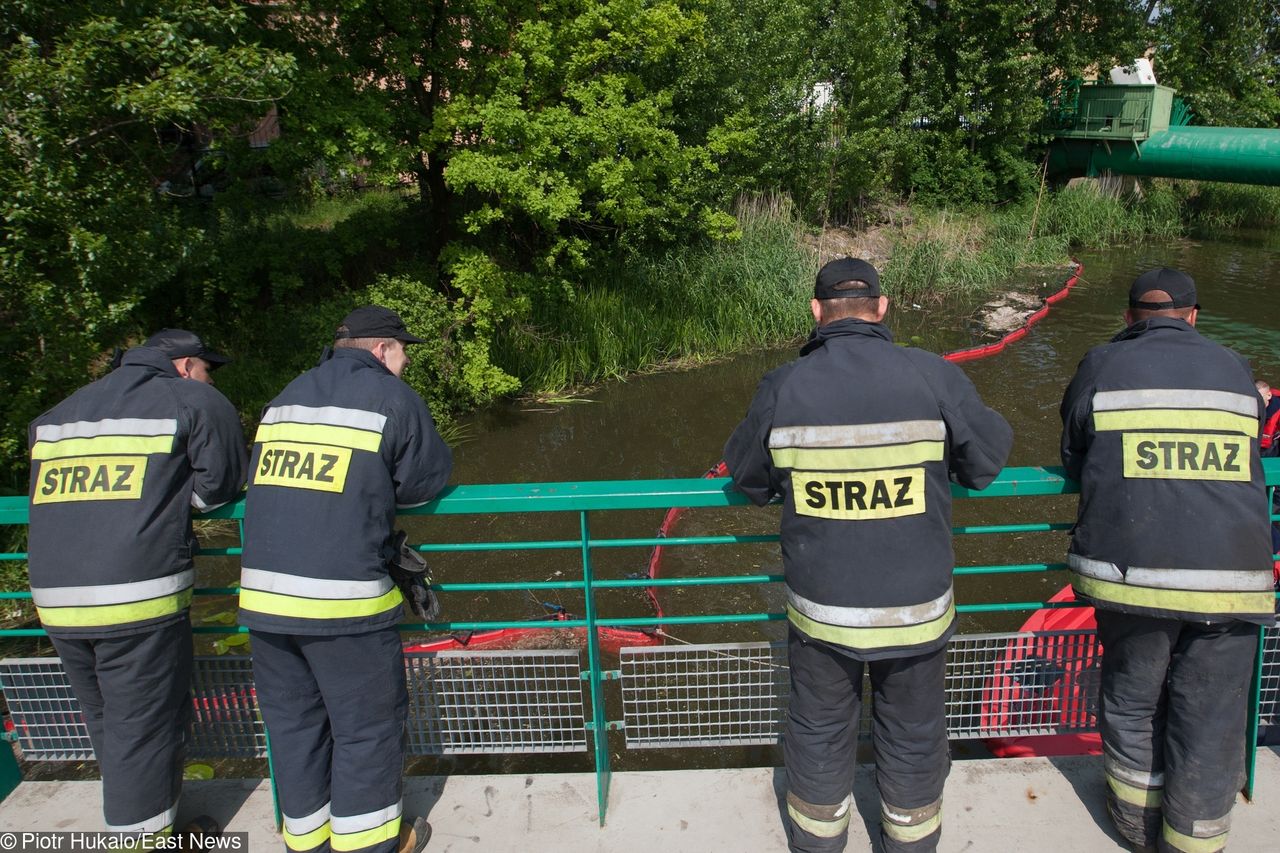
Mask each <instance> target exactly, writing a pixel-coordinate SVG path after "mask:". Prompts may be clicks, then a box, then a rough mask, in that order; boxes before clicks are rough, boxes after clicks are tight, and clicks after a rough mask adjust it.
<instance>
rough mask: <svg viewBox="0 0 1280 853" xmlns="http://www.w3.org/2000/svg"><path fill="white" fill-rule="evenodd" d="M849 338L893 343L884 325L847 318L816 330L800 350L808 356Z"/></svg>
mask: <svg viewBox="0 0 1280 853" xmlns="http://www.w3.org/2000/svg"><path fill="white" fill-rule="evenodd" d="M849 337H863V338H879V339H880V340H883V341H888V342H889V343H893V334H892V333H891V332H890V331H889V328H888V327H887V326H885V325H884V324H883V323H871V322H868V321H866V320H859V319H857V318H855V317H846V318H845V319H843V320H836V321H835V322H833V323H827V324H826V325H825V326H819V327H818V328H816V329H814V330H813V332H812V333H810V335H809V340H808V341H806V342H805V345H804V346H802V347H801V348H800V355H808V354H809V353H811V352H813V351H814V350H817V349H819V348H821V347H823V346H825V345H826V343H827V341H829V340H832V339H834V338H849Z"/></svg>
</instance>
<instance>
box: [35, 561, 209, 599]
mask: <svg viewBox="0 0 1280 853" xmlns="http://www.w3.org/2000/svg"><path fill="white" fill-rule="evenodd" d="M195 581H196V570H195V569H187V570H186V571H185V572H178V574H176V575H167V576H166V577H162V578H154V579H152V580H146V581H135V582H134V583H111V584H103V585H102V586H42V587H34V586H33V587H32V588H31V600H32V601H33V602H35V605H36V606H37V607H95V606H97V605H100V604H131V603H133V602H135V601H150V600H151V599H153V598H161V597H163V596H166V595H173V594H174V593H175V592H182V591H183V590H184V589H189V588H190V587H191V586H192V584H194V583H195Z"/></svg>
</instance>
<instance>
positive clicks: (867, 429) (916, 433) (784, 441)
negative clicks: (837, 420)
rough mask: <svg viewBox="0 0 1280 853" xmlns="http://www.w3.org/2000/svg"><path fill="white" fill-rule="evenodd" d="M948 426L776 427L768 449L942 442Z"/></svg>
mask: <svg viewBox="0 0 1280 853" xmlns="http://www.w3.org/2000/svg"><path fill="white" fill-rule="evenodd" d="M946 437H947V425H946V423H945V422H943V421H940V420H937V421H888V422H885V423H876V424H845V425H840V426H789V427H775V428H774V429H772V430H771V431H770V432H769V447H770V448H771V449H772V448H775V447H874V446H877V445H882V444H906V443H908V442H912V441H943V440H945V439H946Z"/></svg>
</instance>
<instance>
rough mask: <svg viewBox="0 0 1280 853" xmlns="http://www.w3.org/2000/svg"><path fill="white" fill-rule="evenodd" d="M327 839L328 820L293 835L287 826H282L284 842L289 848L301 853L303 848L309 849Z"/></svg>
mask: <svg viewBox="0 0 1280 853" xmlns="http://www.w3.org/2000/svg"><path fill="white" fill-rule="evenodd" d="M328 839H329V821H327V820H326V821H325V822H324V825H323V826H320V827H318V828H316V829H313V830H311V831H310V832H306V833H303V834H302V835H294V834H293V833H292V832H290V831H289V827H287V826H286V827H285V828H284V843H285V846H286V847H288V848H289V849H290V850H297V851H299V853H302V851H304V850H311V849H313V848H315V847H319V846H320V845H321V844H324V843H325V841H327V840H328Z"/></svg>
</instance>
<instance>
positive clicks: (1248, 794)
mask: <svg viewBox="0 0 1280 853" xmlns="http://www.w3.org/2000/svg"><path fill="white" fill-rule="evenodd" d="M1266 645H1267V629H1266V628H1262V627H1259V628H1258V656H1257V657H1256V658H1255V659H1254V662H1253V684H1251V685H1250V687H1249V718H1248V722H1247V724H1246V725H1245V738H1246V740H1245V745H1244V748H1245V753H1244V754H1245V775H1244V798H1245V799H1246V800H1249V801H1250V802H1252V801H1253V782H1254V774H1255V773H1256V772H1257V769H1258V717H1259V716H1260V715H1261V713H1262V653H1263V651H1264V650H1265V649H1266Z"/></svg>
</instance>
